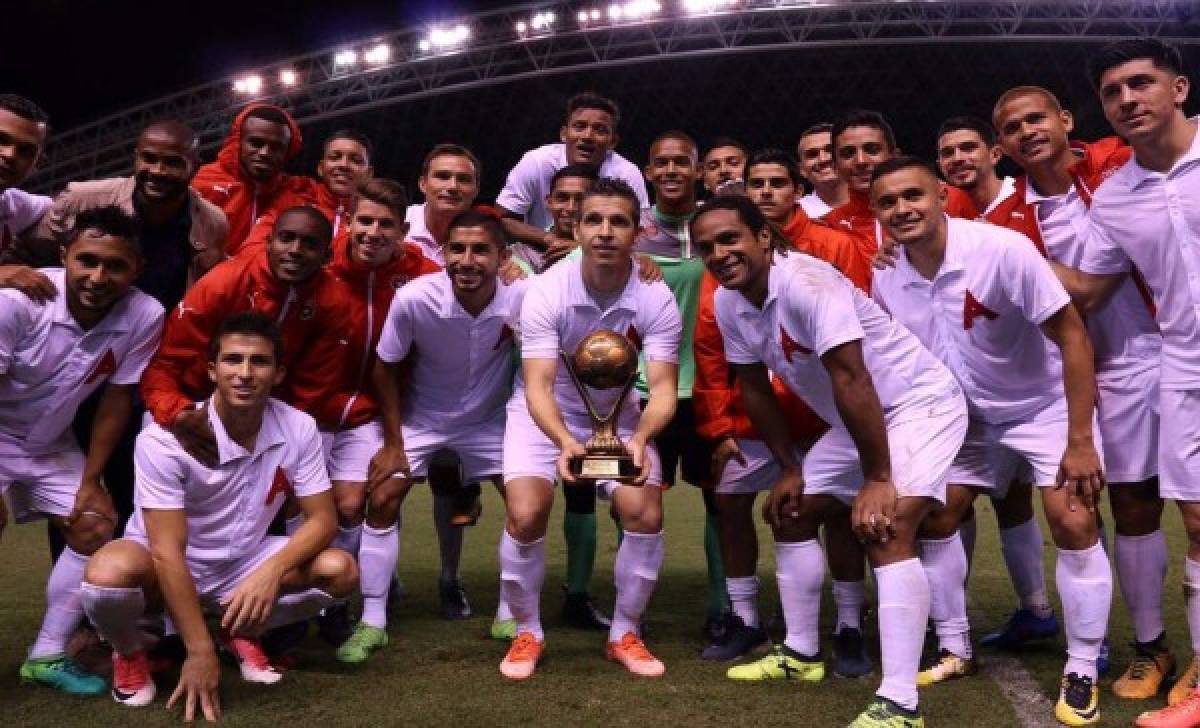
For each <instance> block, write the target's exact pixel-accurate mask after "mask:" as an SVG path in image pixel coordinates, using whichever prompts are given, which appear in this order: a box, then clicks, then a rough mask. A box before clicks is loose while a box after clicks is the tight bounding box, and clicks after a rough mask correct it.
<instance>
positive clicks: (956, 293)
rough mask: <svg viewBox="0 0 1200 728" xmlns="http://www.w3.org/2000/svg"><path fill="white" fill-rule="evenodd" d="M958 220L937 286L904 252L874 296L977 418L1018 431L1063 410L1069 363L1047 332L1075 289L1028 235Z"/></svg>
mask: <svg viewBox="0 0 1200 728" xmlns="http://www.w3.org/2000/svg"><path fill="white" fill-rule="evenodd" d="M948 220H949V228H948V238H947V241H946V257H945V259H944V260H943V261H942V267H941V268H940V269H939V270H938V272H937V275H936V276H934V278H933V280H932V281H930V280H926V279H925V278H924V277H923V276H921V274H920V273H918V272H917V271H916V269H914V268H913V267H912V265H911V264H910V263H909V262H908V256H907V255H906V254H904V253H903V252H901V254H900V255H897V256H896V267H895V268H890V269H887V270H880V271H875V277H874V279H873V280H872V284H871V293H872V296H873V297H874V298H875V300H876V301H877V302H879V304H880V306H882V307H883V309H884V310H885V311H887V312H888V313H891V314H892V315H893V316H895V317H896V320H897V321H899V322H900V323H902V324H904V326H905V327H906V328H908V330H909V331H911V332H912V333H913V334H914V335H916V337H917V338H918V339H920V340H921V343H923V344H925V346H927V347H929V349H930V351H932V352H933V353H934V355H935V356H937V357H938V358H939V359H941V360H942V361H943V362H945V363H946V365H947V366H948V367H950V370H951V371H953V372H954V375H955V376H956V377H957V378H958V381H959V383H960V384H962V387H963V391H964V393H965V394H966V396H967V405H968V408H969V411H970V414H971V416H972V417H973V418H977V419H981V420H983V421H984V422H990V423H994V424H999V423H1005V422H1015V421H1019V420H1023V419H1025V418H1027V417H1029V416H1030V415H1032V414H1033V413H1035V412H1037V411H1039V410H1042V409H1045V408H1047V407H1050V406H1051V405H1053V404H1055V403H1057V402H1061V401H1063V398H1064V396H1065V395H1064V392H1063V383H1062V362H1061V360H1060V358H1059V356H1058V354H1057V350H1056V349H1055V348H1053V344H1051V343H1050V342H1049V340H1047V339H1046V336H1045V335H1044V334H1043V333H1042V330H1041V329H1040V328H1038V327H1039V325H1040V324H1042V323H1043V322H1044V321H1045V320H1046V319H1048V318H1050V317H1051V316H1052V315H1054V314H1055V313H1057V312H1058V311H1060V310H1061V309H1062V308H1063V307H1064V306H1066V305H1067V304H1068V303H1070V302H1071V298H1070V296H1069V295H1068V294H1067V291H1066V289H1064V288H1063V286H1062V284H1061V283H1060V282H1059V281H1058V277H1057V276H1055V275H1054V271H1053V270H1052V269H1051V268H1050V265H1049V264H1048V263H1047V262H1046V261H1045V259H1043V258H1042V257H1041V256H1040V255H1039V254H1038V251H1037V248H1036V247H1034V245H1033V243H1032V242H1031V241H1030V240H1029V238H1027V237H1025V236H1024V235H1022V234H1020V233H1018V232H1015V231H1013V230H1009V229H1008V228H1002V227H997V226H995V225H990V224H988V223H983V222H975V221H972V220H957V219H954V218H948ZM900 250H901V251H903V247H901V248H900Z"/></svg>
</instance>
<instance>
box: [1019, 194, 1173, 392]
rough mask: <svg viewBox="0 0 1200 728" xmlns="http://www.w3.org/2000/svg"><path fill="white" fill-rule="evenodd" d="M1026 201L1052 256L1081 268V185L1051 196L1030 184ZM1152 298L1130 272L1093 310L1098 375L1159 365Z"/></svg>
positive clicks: (1084, 214) (1084, 221)
mask: <svg viewBox="0 0 1200 728" xmlns="http://www.w3.org/2000/svg"><path fill="white" fill-rule="evenodd" d="M1025 201H1026V202H1027V203H1029V205H1030V206H1031V207H1032V208H1033V209H1034V210H1036V211H1037V224H1038V228H1039V229H1040V230H1041V233H1042V242H1043V244H1045V246H1046V254H1047V255H1048V256H1049V257H1050V259H1051V260H1053V261H1056V262H1058V263H1062V264H1063V265H1065V266H1068V267H1071V268H1078V267H1079V263H1080V261H1081V260H1082V259H1083V248H1084V243H1085V242H1086V240H1087V235H1088V226H1089V225H1090V221H1089V219H1088V210H1087V205H1086V204H1085V203H1084V201H1083V199H1082V198H1081V197H1080V196H1079V193H1078V192H1077V191H1076V189H1075V187H1074V186H1072V187H1071V189H1070V191H1068V192H1067V193H1065V194H1062V195H1055V196H1053V197H1045V196H1043V195H1041V194H1039V193H1038V192H1037V191H1036V190H1034V189H1033V185H1032V184H1029V185H1027V186H1026V187H1025ZM1147 295H1148V293H1147ZM1151 310H1152V303H1151V301H1149V300H1147V298H1146V297H1144V296H1143V295H1142V292H1141V291H1140V290H1138V283H1137V281H1136V280H1135V279H1134V278H1133V277H1132V276H1130V277H1129V278H1126V279H1125V280H1124V281H1122V282H1121V285H1120V286H1119V287H1118V288H1117V291H1116V293H1114V294H1113V296H1112V298H1110V299H1109V300H1108V302H1107V303H1105V304H1104V307H1103V308H1101V309H1100V310H1098V311H1094V312H1092V313H1089V314H1088V316H1087V327H1088V334H1089V336H1090V337H1091V339H1092V349H1093V350H1095V352H1096V378H1097V379H1098V380H1101V381H1103V380H1106V379H1120V378H1123V377H1126V376H1129V375H1130V374H1135V373H1137V372H1141V371H1144V370H1146V369H1150V368H1155V367H1157V366H1158V361H1159V355H1160V354H1161V351H1162V335H1161V334H1159V333H1158V326H1157V324H1155V323H1154V318H1153V315H1152V313H1151Z"/></svg>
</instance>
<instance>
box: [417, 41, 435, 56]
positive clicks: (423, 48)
mask: <svg viewBox="0 0 1200 728" xmlns="http://www.w3.org/2000/svg"><path fill="white" fill-rule="evenodd" d="M432 47H433V45H432V44H431V43H430V42H429V41H428V40H426V39H424V38H422V39H421V42H420V43H417V48H420V49H421V52H422V53H428V52H429V49H430V48H432Z"/></svg>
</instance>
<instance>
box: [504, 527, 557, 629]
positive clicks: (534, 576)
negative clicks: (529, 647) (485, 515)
mask: <svg viewBox="0 0 1200 728" xmlns="http://www.w3.org/2000/svg"><path fill="white" fill-rule="evenodd" d="M545 580H546V539H544V538H539V539H538V540H536V541H534V542H533V543H521V542H519V541H517V540H516V539H515V538H513V537H512V536H511V535H509V533H508V529H505V530H504V534H503V535H502V536H501V537H500V600H501V601H502V602H503V603H505V604H507V605H508V606H509V609H511V610H512V618H513V619H515V620H517V634H520V633H521V632H531V633H533V636H534V637H535V638H537V640H538V641H539V642H540V641H541V640H544V639H545V638H546V634H545V633H544V632H543V631H542V617H541V605H540V602H541V597H542V582H544V581H545Z"/></svg>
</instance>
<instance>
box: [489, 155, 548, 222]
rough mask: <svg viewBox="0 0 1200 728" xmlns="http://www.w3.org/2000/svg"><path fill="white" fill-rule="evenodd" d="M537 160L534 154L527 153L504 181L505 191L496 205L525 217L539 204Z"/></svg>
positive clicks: (497, 198)
mask: <svg viewBox="0 0 1200 728" xmlns="http://www.w3.org/2000/svg"><path fill="white" fill-rule="evenodd" d="M537 173H538V170H537V160H536V159H535V158H534V156H533V152H526V153H525V154H524V156H522V157H521V161H519V162H517V164H516V166H515V167H513V168H512V169H511V170H509V172H508V177H507V178H506V179H505V180H504V189H502V190H500V194H499V195H498V196H497V197H496V205H497V206H498V207H503V208H504V209H505V210H508V211H509V212H511V213H513V214H514V215H521V216H524V215H525V214H526V213H528V212H529V211H530V210H531V209H533V206H534V205H535V204H537V200H535V199H534V197H535V196H536V195H537V185H536V184H535V181H536V177H537Z"/></svg>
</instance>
